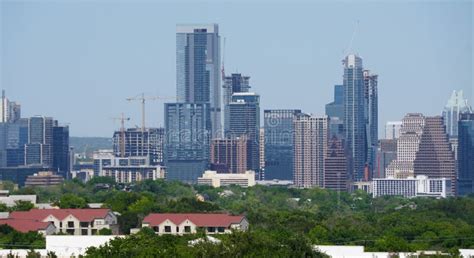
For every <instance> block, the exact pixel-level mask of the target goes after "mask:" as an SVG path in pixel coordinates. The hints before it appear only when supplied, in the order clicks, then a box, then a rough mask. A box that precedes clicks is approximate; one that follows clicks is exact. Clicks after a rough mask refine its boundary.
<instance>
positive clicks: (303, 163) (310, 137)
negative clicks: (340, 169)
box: [293, 115, 329, 188]
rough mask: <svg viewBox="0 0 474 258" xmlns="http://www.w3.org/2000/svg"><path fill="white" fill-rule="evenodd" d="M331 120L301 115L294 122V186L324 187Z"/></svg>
mask: <svg viewBox="0 0 474 258" xmlns="http://www.w3.org/2000/svg"><path fill="white" fill-rule="evenodd" d="M328 122H329V118H328V117H327V116H324V117H314V116H310V115H301V116H298V117H297V118H296V119H295V120H294V128H295V133H294V145H295V147H294V154H293V155H294V170H293V171H294V172H293V178H294V184H295V185H296V186H297V187H304V188H308V187H314V186H319V187H323V186H324V162H325V159H326V156H327V148H328Z"/></svg>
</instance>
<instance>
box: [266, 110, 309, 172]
mask: <svg viewBox="0 0 474 258" xmlns="http://www.w3.org/2000/svg"><path fill="white" fill-rule="evenodd" d="M298 115H301V110H297V109H272V110H264V112H263V117H264V126H265V137H266V138H265V179H266V180H271V179H280V180H293V170H294V166H293V163H294V162H293V158H294V157H293V150H294V139H293V135H294V131H295V129H294V123H293V121H294V120H295V119H296V117H297V116H298Z"/></svg>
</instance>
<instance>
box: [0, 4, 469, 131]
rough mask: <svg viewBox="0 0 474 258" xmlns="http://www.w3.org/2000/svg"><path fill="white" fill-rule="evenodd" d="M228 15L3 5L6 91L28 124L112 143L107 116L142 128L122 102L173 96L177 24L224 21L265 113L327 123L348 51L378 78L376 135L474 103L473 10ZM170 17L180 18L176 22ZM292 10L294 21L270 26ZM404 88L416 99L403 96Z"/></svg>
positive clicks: (334, 9) (318, 8)
mask: <svg viewBox="0 0 474 258" xmlns="http://www.w3.org/2000/svg"><path fill="white" fill-rule="evenodd" d="M228 5H229V3H227V4H226V5H222V4H218V3H213V4H207V5H206V4H201V5H199V4H192V3H189V9H187V8H182V12H175V11H176V10H177V9H179V8H178V5H174V4H172V3H168V4H164V3H139V4H137V5H134V6H133V8H132V9H131V10H130V9H129V8H127V7H130V5H128V4H127V3H121V4H111V3H94V4H92V3H89V4H88V3H79V2H77V3H71V4H70V5H64V4H61V3H41V4H39V3H38V4H34V3H13V2H2V3H0V8H1V13H2V19H1V20H2V24H1V28H2V32H3V33H2V35H3V36H2V38H1V43H2V44H1V58H0V59H1V60H2V61H1V68H0V69H1V88H4V89H6V91H7V96H8V97H9V98H10V99H12V100H15V101H18V102H19V103H20V104H22V113H23V114H24V116H25V117H28V116H34V115H38V114H44V115H46V116H52V117H55V118H57V119H58V120H60V121H63V122H65V123H70V125H71V126H70V128H71V132H70V133H71V135H73V136H106V137H111V135H112V132H113V131H114V130H115V129H117V128H118V126H119V125H118V124H117V123H114V122H113V121H112V120H111V119H109V118H110V117H115V116H117V115H118V114H119V113H121V112H125V113H126V114H127V116H129V117H132V118H133V120H132V121H131V122H130V123H128V125H127V126H128V127H134V125H140V109H139V107H138V105H135V104H133V103H128V102H127V101H126V100H125V98H127V97H131V96H135V95H138V94H140V93H141V92H145V93H147V94H149V95H161V96H174V95H175V92H176V88H175V85H176V82H175V79H176V78H175V77H176V74H175V40H176V37H175V28H176V24H182V23H217V24H219V27H220V28H219V33H220V34H221V38H226V46H225V48H226V49H225V51H224V50H223V47H224V46H223V41H222V40H221V49H222V53H221V54H222V55H223V54H224V53H225V65H226V73H227V74H230V73H232V72H235V71H238V72H242V73H243V74H246V75H249V76H251V78H252V86H253V87H252V88H253V89H252V91H255V92H256V93H258V94H259V95H260V96H262V97H261V110H265V109H292V108H296V109H301V110H304V111H305V112H308V113H313V114H315V115H323V114H324V105H325V104H327V103H329V102H330V101H331V100H332V92H333V85H334V84H341V83H342V72H341V70H342V69H341V68H342V65H341V62H340V61H341V60H342V58H343V57H344V55H345V54H348V52H355V53H358V54H360V56H361V57H362V58H363V59H364V64H365V65H364V67H368V68H370V69H371V71H373V72H374V73H376V74H378V75H379V114H380V115H379V135H384V134H383V133H381V130H383V128H384V124H385V123H386V122H387V121H397V120H401V119H402V117H403V116H404V115H405V114H406V113H409V112H421V113H423V114H425V115H440V114H441V112H442V109H443V107H444V105H445V103H446V100H447V98H448V97H449V94H451V92H452V91H453V90H464V92H465V95H466V97H467V98H468V99H469V103H470V104H472V103H473V96H472V95H473V93H472V92H473V90H472V85H473V82H472V76H469V75H470V73H471V71H472V47H471V45H472V31H471V30H470V28H471V23H472V3H469V2H455V3H434V4H431V3H430V4H427V3H425V4H422V3H403V4H396V3H385V4H375V3H362V4H360V5H355V4H350V3H349V4H338V3H336V4H329V3H316V4H310V3H297V4H295V5H294V6H291V5H289V4H284V3H278V4H275V5H272V6H271V8H270V9H271V10H272V13H270V14H269V15H270V17H269V19H268V21H260V20H257V18H258V17H257V16H258V15H257V14H258V12H260V11H262V10H263V9H264V7H265V6H266V5H264V4H262V3H257V4H235V3H230V7H234V8H228V7H229V6H228ZM348 6H349V7H353V8H352V9H354V8H355V10H359V11H361V12H359V14H357V15H356V14H355V13H357V12H355V11H354V12H352V11H351V12H349V10H348V9H351V8H347V7H348ZM248 7H251V8H248ZM388 7H391V8H392V9H391V12H390V13H386V12H385V11H387V10H388V9H389V8H388ZM193 8H197V9H198V10H205V11H203V13H201V14H199V12H193V10H194V9H193ZM227 9H230V10H227ZM424 9H426V10H424ZM167 10H168V11H169V10H173V12H170V13H173V14H178V15H175V16H174V17H172V18H170V17H169V16H167V15H165V13H166V11H167ZM239 10H240V11H242V10H247V15H248V20H247V21H243V20H241V19H235V15H238V13H239ZM286 10H288V11H289V12H290V14H288V15H289V17H291V18H292V19H285V21H279V20H278V19H273V18H272V17H273V16H277V15H280V14H281V13H283V12H284V11H286ZM292 11H295V12H296V11H297V12H299V13H301V15H299V16H301V17H295V16H294V14H291V12H292ZM311 12H315V13H316V14H320V15H311V16H309V14H311ZM210 13H212V14H213V15H210ZM20 14H23V15H20ZM159 14H163V15H162V16H160V15H159ZM344 14H346V15H344ZM420 15H421V16H422V17H423V18H424V20H420ZM85 16H90V17H92V19H90V20H89V19H83V17H85ZM104 17H106V18H104ZM308 17H311V19H308ZM123 18H136V19H125V20H127V22H124V21H122V19H123ZM336 18H337V19H340V20H339V21H337V19H336ZM402 18H403V19H402ZM305 19H307V20H308V21H309V22H306V21H305ZM58 20H61V22H62V24H58V23H57V21H58ZM375 20H377V22H374V21H375ZM325 21H327V22H331V23H332V27H331V29H328V28H327V27H325V26H324V24H327V22H326V23H325ZM357 21H359V22H357ZM393 21H397V23H396V24H394V22H393ZM414 21H417V22H414ZM420 21H421V22H420ZM356 23H358V24H359V25H358V26H357V27H358V29H357V32H356V33H355V36H354V40H353V44H352V48H349V47H348V45H349V44H350V41H351V36H352V34H353V31H354V27H355V26H356ZM375 23H378V24H375ZM408 24H409V25H408ZM251 25H252V26H251ZM68 26H69V27H68ZM384 26H385V27H384ZM382 28H384V29H382ZM282 31H284V32H285V33H284V34H282V33H281V32H282ZM40 34H41V35H40ZM7 37H8V41H7V40H6V38H7ZM39 37H41V38H39ZM86 38H87V40H86ZM400 38H406V39H410V40H406V41H403V40H400ZM249 39H250V40H249ZM295 39H296V40H295ZM74 41H77V42H74ZM392 41H393V42H392ZM33 42H34V44H33ZM428 43H429V44H428ZM344 50H345V51H346V52H345V53H344ZM351 50H352V51H351ZM45 60H46V61H47V62H44V61H45ZM123 60H126V61H123ZM421 60H422V61H421ZM65 64H68V65H65ZM276 74H278V75H279V76H275V75H276ZM26 75H28V76H26ZM32 85H35V86H32ZM65 85H66V86H65ZM162 85H166V86H162ZM275 89H276V90H275ZM287 89H292V90H290V91H288V90H287ZM408 90H410V93H412V94H402V92H404V91H408ZM421 94H424V95H422V96H423V97H422V98H420V95H421ZM393 96H396V97H398V99H397V98H394V97H393ZM401 98H403V105H399V104H400V99H401ZM426 99H429V100H430V101H425V100H426ZM282 102H284V104H282ZM44 103H52V104H49V105H44ZM147 115H148V116H147V124H148V125H149V126H164V122H163V102H159V101H158V102H148V103H147Z"/></svg>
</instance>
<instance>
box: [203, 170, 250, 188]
mask: <svg viewBox="0 0 474 258" xmlns="http://www.w3.org/2000/svg"><path fill="white" fill-rule="evenodd" d="M198 184H200V185H210V186H212V187H221V186H228V185H239V186H242V187H249V186H254V185H255V172H253V171H250V170H249V171H246V172H245V173H240V174H231V173H217V171H211V170H207V171H205V172H204V174H202V176H201V177H199V178H198Z"/></svg>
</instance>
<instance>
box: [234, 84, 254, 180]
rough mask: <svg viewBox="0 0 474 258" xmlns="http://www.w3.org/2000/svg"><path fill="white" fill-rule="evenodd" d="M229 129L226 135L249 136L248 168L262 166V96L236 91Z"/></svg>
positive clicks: (252, 168) (235, 136)
mask: <svg viewBox="0 0 474 258" xmlns="http://www.w3.org/2000/svg"><path fill="white" fill-rule="evenodd" d="M229 129H230V131H229V132H227V135H226V137H228V138H231V139H234V138H237V137H243V136H245V137H246V138H247V150H248V151H247V169H248V170H253V171H255V172H259V171H258V170H259V168H260V158H259V156H260V149H259V136H260V96H259V95H258V94H256V93H253V92H242V93H234V94H233V95H232V101H231V103H230V104H229Z"/></svg>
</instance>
